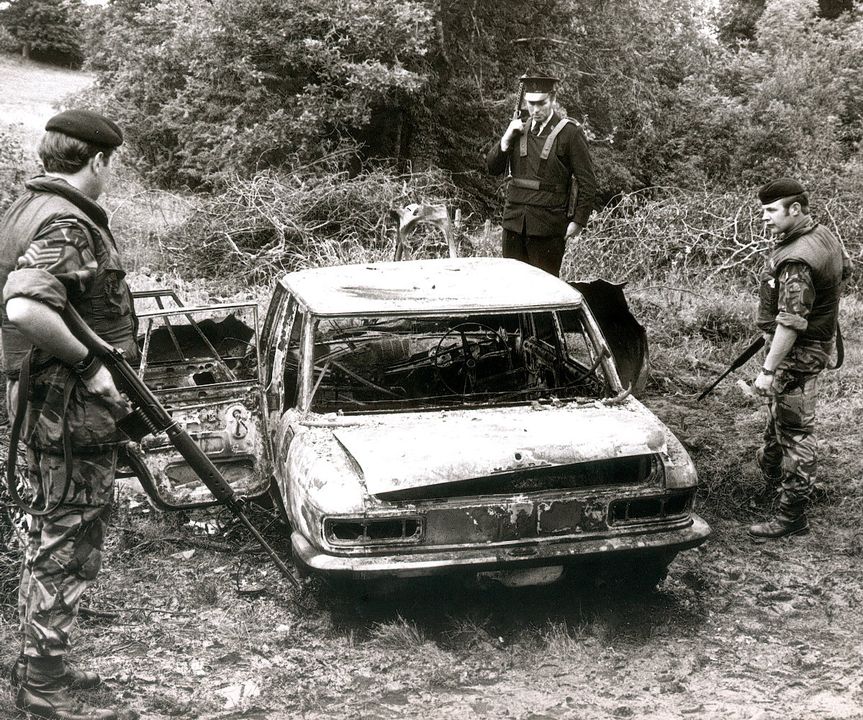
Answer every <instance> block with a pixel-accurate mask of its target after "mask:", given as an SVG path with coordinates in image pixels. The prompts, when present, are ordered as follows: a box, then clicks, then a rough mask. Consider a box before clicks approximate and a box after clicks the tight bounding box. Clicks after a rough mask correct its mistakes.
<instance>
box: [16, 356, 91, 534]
mask: <svg viewBox="0 0 863 720" xmlns="http://www.w3.org/2000/svg"><path fill="white" fill-rule="evenodd" d="M32 363H33V350H32V348H31V349H30V351H29V352H28V353H27V355H26V356H25V357H24V362H23V363H21V369H20V371H19V374H18V398H17V402H16V403H15V419H14V420H13V421H12V427H11V428H10V430H9V451H8V455H7V456H6V486H7V488H8V489H9V497H11V498H12V500H13V501H14V503H15V504H16V505H17V506H18V507H19V508H21V510H23V511H24V512H25V513H27V514H28V515H33V516H35V517H43V516H45V515H50V514H51V513H53V512H54V511H55V510H56V509H57V508H58V507H60V506H61V505H62V504H63V503H64V502H65V501H66V497H67V496H68V495H69V488H70V487H71V486H72V470H73V466H72V431H71V430H70V429H69V421H68V418H67V417H66V409H67V408H68V407H69V400H70V398H71V397H72V391H73V390H74V389H75V383H76V382H78V380H79V379H80V378H79V377H78V376H77V375H76V374H75V373H74V372H70V373H69V376H68V377H67V378H66V383H65V384H64V385H63V464H64V466H65V469H66V479H65V481H64V483H63V492H62V493H60V498H59V500H57V502H55V503H54V504H50V502H49V500H50V488H46V487H44V486H43V487H42V491H43V492H45V507H44V508H37V507H36V506H35V505H31V504H30V503H28V502H27V501H26V500H24V499H23V498H22V497H21V494H20V493H19V492H18V481H17V478H16V475H15V469H16V467H17V464H18V441H19V440H20V437H21V427H22V426H23V424H24V417H25V416H26V415H27V410H28V406H29V404H30V370H31V366H32ZM75 504H76V505H78V503H75Z"/></svg>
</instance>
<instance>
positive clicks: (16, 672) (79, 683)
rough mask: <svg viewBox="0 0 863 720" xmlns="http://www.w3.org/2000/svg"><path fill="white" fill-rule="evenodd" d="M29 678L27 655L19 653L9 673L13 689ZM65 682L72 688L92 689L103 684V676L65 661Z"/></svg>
mask: <svg viewBox="0 0 863 720" xmlns="http://www.w3.org/2000/svg"><path fill="white" fill-rule="evenodd" d="M26 679H27V656H26V655H19V656H18V659H17V660H16V661H15V664H14V665H13V666H12V670H11V672H10V673H9V681H10V683H11V684H12V689H13V690H17V689H18V688H19V687H20V686H21V684H22V683H24V682H25V681H26ZM63 684H64V685H65V686H66V687H68V688H70V689H71V690H91V689H92V688H95V687H98V686H99V685H101V684H102V678H100V677H99V676H98V675H97V674H96V673H94V672H90V671H89V670H81V669H80V668H76V667H73V666H71V665H69V664H68V663H66V662H64V663H63Z"/></svg>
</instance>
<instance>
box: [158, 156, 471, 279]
mask: <svg viewBox="0 0 863 720" xmlns="http://www.w3.org/2000/svg"><path fill="white" fill-rule="evenodd" d="M459 199H460V195H459V193H458V191H457V190H456V189H455V187H454V186H453V184H452V181H451V180H450V179H449V178H448V177H447V176H446V175H445V174H443V173H440V172H426V173H416V174H412V175H405V176H397V175H392V174H390V173H387V172H385V171H383V170H377V171H369V172H366V173H363V174H361V175H358V176H356V177H350V176H349V175H348V174H347V173H331V174H327V175H322V174H313V173H310V172H306V173H297V174H293V175H279V174H276V173H269V172H265V173H259V174H257V175H255V176H254V177H253V178H251V179H248V180H245V179H241V178H235V179H234V180H232V181H231V182H230V183H228V185H227V187H226V188H225V190H224V191H222V192H219V193H216V194H213V195H211V196H208V197H207V198H204V199H203V200H202V202H201V203H200V206H199V207H197V209H195V210H194V211H193V213H192V215H191V216H190V217H189V219H188V220H187V221H186V222H185V224H184V225H183V226H181V227H180V228H179V229H178V231H177V235H176V241H175V242H174V243H173V244H172V245H171V246H170V247H169V248H167V249H168V250H169V252H170V253H171V257H172V262H173V263H174V264H175V266H176V268H177V269H178V270H179V271H180V272H181V273H182V272H184V271H185V272H189V273H197V274H198V275H203V276H205V277H219V276H222V277H224V276H230V277H236V276H237V275H240V276H242V277H243V280H244V281H245V282H248V281H252V282H262V283H264V282H267V281H268V280H269V279H270V278H271V277H272V276H273V275H275V274H278V273H281V272H284V271H287V270H293V269H296V268H300V267H308V266H320V265H333V264H338V263H344V262H368V261H372V260H382V259H391V258H392V254H393V251H394V241H395V235H396V223H395V221H394V220H393V219H391V218H390V208H393V207H397V206H400V205H406V204H408V203H411V202H429V203H445V204H448V205H450V206H453V205H454V204H457V203H458V202H459Z"/></svg>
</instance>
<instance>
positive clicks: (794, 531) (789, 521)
mask: <svg viewBox="0 0 863 720" xmlns="http://www.w3.org/2000/svg"><path fill="white" fill-rule="evenodd" d="M783 496H784V493H783ZM804 507H805V503H802V502H794V503H791V502H787V500H786V498H785V497H783V498H781V499H780V501H779V512H778V513H776V516H775V517H774V518H772V519H770V520H767V521H766V522H762V523H756V524H755V525H751V526H750V527H749V535H750V536H751V537H754V538H765V539H768V540H775V539H777V538H781V537H785V536H787V535H805V534H806V533H808V532H809V521H808V520H807V519H806V514H805V513H804V512H803V509H804Z"/></svg>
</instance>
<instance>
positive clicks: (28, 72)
mask: <svg viewBox="0 0 863 720" xmlns="http://www.w3.org/2000/svg"><path fill="white" fill-rule="evenodd" d="M92 82H93V76H92V75H90V74H88V73H85V72H81V71H80V70H67V69H64V68H58V67H55V66H53V65H47V64H43V63H37V62H34V61H32V60H24V59H22V58H21V57H19V56H17V55H9V54H5V53H4V54H0V87H2V88H3V101H2V102H0V125H16V126H19V128H20V130H21V133H22V136H23V138H24V140H25V145H26V147H27V148H28V149H29V150H31V151H32V152H33V155H34V157H35V148H36V145H37V144H38V142H39V138H40V137H41V135H42V131H43V129H44V127H45V122H46V121H47V120H48V118H50V117H51V116H52V115H54V114H55V113H56V112H57V111H58V109H59V108H60V107H61V106H62V104H63V102H64V99H65V98H67V97H68V96H70V95H72V94H73V93H76V92H79V91H80V90H83V89H84V88H86V87H87V86H88V85H90V84H91V83H92Z"/></svg>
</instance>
